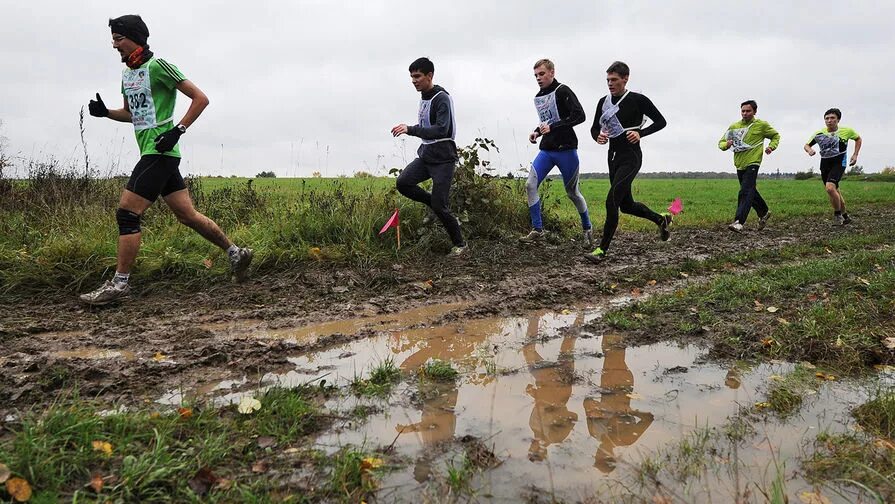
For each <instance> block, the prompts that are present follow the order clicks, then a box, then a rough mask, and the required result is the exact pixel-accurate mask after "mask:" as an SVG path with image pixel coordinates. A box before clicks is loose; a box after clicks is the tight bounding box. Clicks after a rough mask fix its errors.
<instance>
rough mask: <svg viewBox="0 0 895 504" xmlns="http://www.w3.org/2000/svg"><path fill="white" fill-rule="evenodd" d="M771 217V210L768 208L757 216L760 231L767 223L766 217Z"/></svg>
mask: <svg viewBox="0 0 895 504" xmlns="http://www.w3.org/2000/svg"><path fill="white" fill-rule="evenodd" d="M770 217H771V211H770V210H768V211H767V212H765V213H764V215H762V216H761V217H759V218H758V230H759V231H761V230H762V229H764V228H765V226H767V225H768V219H769V218H770Z"/></svg>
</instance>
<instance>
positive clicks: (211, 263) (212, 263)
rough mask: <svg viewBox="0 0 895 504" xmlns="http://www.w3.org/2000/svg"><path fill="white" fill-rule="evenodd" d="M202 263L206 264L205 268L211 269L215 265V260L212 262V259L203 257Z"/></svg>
mask: <svg viewBox="0 0 895 504" xmlns="http://www.w3.org/2000/svg"><path fill="white" fill-rule="evenodd" d="M202 265H203V266H205V269H211V267H212V266H214V262H212V260H211V259H203V260H202Z"/></svg>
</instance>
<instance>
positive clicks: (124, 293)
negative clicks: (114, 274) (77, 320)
mask: <svg viewBox="0 0 895 504" xmlns="http://www.w3.org/2000/svg"><path fill="white" fill-rule="evenodd" d="M130 294H131V286H130V285H128V284H127V283H126V282H119V283H115V282H113V281H111V280H106V281H105V282H103V284H102V285H100V286H99V288H97V289H96V290H95V291H93V292H88V293H87V294H81V296H80V299H81V301H83V302H85V303H87V304H89V305H93V306H103V305H107V304H109V303H111V302H113V301H117V300H119V299H122V298H126V297H128V296H130Z"/></svg>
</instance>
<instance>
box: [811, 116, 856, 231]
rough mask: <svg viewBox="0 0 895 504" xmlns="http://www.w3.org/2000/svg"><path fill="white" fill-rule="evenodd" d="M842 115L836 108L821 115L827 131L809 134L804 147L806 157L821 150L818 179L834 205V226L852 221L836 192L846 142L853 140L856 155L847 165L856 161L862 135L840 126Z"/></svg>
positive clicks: (841, 174)
mask: <svg viewBox="0 0 895 504" xmlns="http://www.w3.org/2000/svg"><path fill="white" fill-rule="evenodd" d="M840 119H842V112H841V111H840V110H839V109H838V108H831V109H830V110H827V111H826V112H824V123H826V126H827V127H826V128H823V129H820V130H817V131H815V132H814V134H813V135H811V138H810V139H809V140H808V143H807V144H805V152H807V153H808V155H809V156H813V155H815V154H816V152H815V150H814V148H813V146H814V145H815V144H817V146H818V147H819V148H820V178H821V180H823V183H824V186H826V188H827V195H828V196H829V197H830V204H831V205H833V222H834V223H835V224H836V225H837V226H843V225H845V224H848V223H850V222H851V218H849V216H848V212H846V211H845V198H843V197H842V193H841V192H839V181H840V180H841V179H842V176H843V175H845V157H846V154H847V149H848V141H849V140H854V141H855V153H854V154H852V156H851V160H849V162H848V164H849V166H854V165H855V164H856V163H857V162H858V153H859V152H861V143H862V140H861V136H860V135H858V133H857V132H855V130H853V129H851V128H846V127H845V126H839V120H840Z"/></svg>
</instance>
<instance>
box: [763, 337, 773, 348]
mask: <svg viewBox="0 0 895 504" xmlns="http://www.w3.org/2000/svg"><path fill="white" fill-rule="evenodd" d="M761 344H762V345H764V346H771V345H773V344H774V338H771V337H770V336H768V337H765V338H762V339H761Z"/></svg>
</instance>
